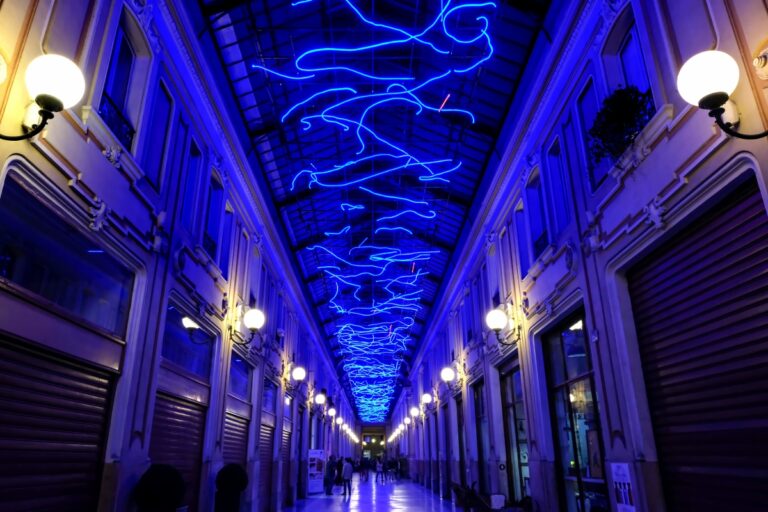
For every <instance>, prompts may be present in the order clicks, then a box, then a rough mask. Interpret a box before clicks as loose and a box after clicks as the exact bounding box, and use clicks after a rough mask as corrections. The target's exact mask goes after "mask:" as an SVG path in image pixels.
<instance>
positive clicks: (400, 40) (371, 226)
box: [199, 0, 549, 423]
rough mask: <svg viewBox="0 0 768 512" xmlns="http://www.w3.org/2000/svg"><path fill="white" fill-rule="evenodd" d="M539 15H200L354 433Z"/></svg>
mask: <svg viewBox="0 0 768 512" xmlns="http://www.w3.org/2000/svg"><path fill="white" fill-rule="evenodd" d="M548 4H549V2H548V1H535V0H524V1H507V2H498V1H486V2H483V1H480V2H475V1H466V0H463V1H462V0H443V1H422V0H404V1H375V2H374V1H372V0H367V1H353V0H346V1H345V0H328V1H321V0H295V1H294V2H292V3H291V2H289V1H283V0H279V1H278V0H262V1H226V0H225V1H222V0H213V1H201V2H200V5H199V7H200V9H201V11H200V12H201V13H202V15H203V18H204V19H205V22H206V23H207V26H208V29H209V30H210V32H211V34H212V38H213V41H214V45H215V47H216V53H217V54H218V55H217V56H216V58H217V59H218V63H217V65H218V66H219V67H220V68H223V69H224V71H225V73H224V74H225V75H226V79H227V82H228V84H227V85H228V89H229V91H230V92H231V94H232V95H233V97H234V100H235V104H236V106H237V109H238V113H239V115H240V116H241V117H242V121H243V123H244V125H245V129H246V130H247V134H248V143H249V145H250V150H251V151H252V152H253V153H254V154H255V155H256V156H257V162H256V165H254V169H253V172H254V173H256V174H257V178H258V179H259V180H260V181H261V182H262V183H264V184H265V186H266V188H267V189H268V192H269V195H270V196H271V198H272V200H273V202H274V208H275V211H276V213H277V215H278V216H279V218H280V219H281V220H282V222H283V224H284V226H283V227H284V229H285V236H286V239H287V242H288V244H289V246H290V248H291V249H292V250H293V252H294V254H295V257H296V265H297V267H298V270H299V273H300V275H301V276H302V278H303V280H304V282H305V285H306V288H307V291H308V293H309V295H310V297H311V301H312V302H313V304H314V306H315V308H316V313H317V318H318V319H319V322H320V323H321V328H322V329H323V330H324V332H325V334H326V335H327V341H328V344H329V348H330V350H331V351H332V353H333V355H334V357H335V359H336V362H337V368H338V371H339V374H340V376H341V379H342V382H343V383H344V385H345V387H346V391H347V393H348V394H349V395H350V396H351V397H352V399H353V402H354V404H355V406H356V408H357V413H358V415H359V418H360V420H361V421H363V422H366V423H377V422H382V421H385V420H386V418H387V415H388V412H389V409H390V406H391V404H392V401H393V399H394V398H395V396H396V393H397V390H398V387H399V386H400V385H401V383H402V381H403V380H402V377H403V376H405V375H406V373H407V369H408V362H409V359H410V358H411V357H412V356H413V355H414V353H415V351H416V349H417V347H418V344H419V341H420V337H421V336H422V335H423V333H424V332H425V327H426V325H425V324H426V322H427V321H428V319H429V312H430V309H431V307H432V306H433V305H434V303H435V301H436V299H437V298H438V293H439V290H440V286H441V283H442V281H443V280H444V279H445V278H446V274H447V273H448V271H449V265H450V262H451V257H452V256H453V255H454V251H456V250H457V245H458V244H459V243H460V239H461V233H462V230H463V229H465V228H466V226H467V225H468V222H469V216H470V213H471V206H472V203H473V201H474V200H475V197H476V196H477V195H478V191H479V190H480V189H481V184H482V177H483V175H484V173H485V172H486V170H492V169H494V168H495V164H497V163H498V155H500V154H501V152H502V147H503V141H499V140H498V139H499V134H500V132H501V128H502V124H503V122H504V118H505V116H506V112H507V110H508V109H509V106H510V104H511V102H512V100H513V97H514V93H515V91H516V89H517V86H518V84H519V81H520V78H521V74H522V72H523V69H524V67H525V65H526V63H527V61H528V58H529V55H530V53H531V48H532V46H533V42H534V40H535V37H536V36H537V34H538V33H539V31H540V29H541V24H542V20H543V17H544V15H545V13H546V10H547V8H548Z"/></svg>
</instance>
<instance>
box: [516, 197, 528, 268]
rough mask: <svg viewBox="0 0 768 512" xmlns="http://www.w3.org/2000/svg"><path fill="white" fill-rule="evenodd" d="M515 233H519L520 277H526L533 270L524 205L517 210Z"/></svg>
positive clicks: (520, 205)
mask: <svg viewBox="0 0 768 512" xmlns="http://www.w3.org/2000/svg"><path fill="white" fill-rule="evenodd" d="M515 231H516V233H517V252H518V257H519V258H520V277H525V276H526V275H527V274H528V270H529V269H530V268H531V256H530V250H529V248H528V227H527V226H526V222H525V210H523V203H520V204H518V206H517V208H515Z"/></svg>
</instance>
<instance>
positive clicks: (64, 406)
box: [0, 339, 115, 512]
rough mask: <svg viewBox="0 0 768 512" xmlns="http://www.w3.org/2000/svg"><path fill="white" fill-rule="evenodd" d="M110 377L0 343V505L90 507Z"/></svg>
mask: <svg viewBox="0 0 768 512" xmlns="http://www.w3.org/2000/svg"><path fill="white" fill-rule="evenodd" d="M114 378H115V375H114V374H111V373H109V372H105V371H103V370H100V369H97V368H93V367H90V366H88V365H85V364H80V363H75V362H70V361H68V360H65V359H62V358H59V357H57V356H55V355H53V354H50V353H48V352H44V351H42V350H41V351H38V349H33V348H31V347H27V346H25V345H22V344H20V343H17V342H14V341H10V340H4V339H0V411H2V412H0V508H1V509H2V510H3V511H5V512H14V511H24V512H30V511H43V510H56V511H82V510H95V509H96V507H97V502H98V498H99V486H100V484H101V470H102V465H103V460H104V443H105V442H106V437H107V424H108V419H109V411H110V408H111V398H112V387H113V382H114Z"/></svg>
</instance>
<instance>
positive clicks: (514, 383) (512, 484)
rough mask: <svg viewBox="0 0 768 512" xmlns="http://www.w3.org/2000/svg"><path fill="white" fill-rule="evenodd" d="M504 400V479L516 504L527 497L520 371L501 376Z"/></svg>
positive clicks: (528, 480) (525, 433)
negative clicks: (505, 471)
mask: <svg viewBox="0 0 768 512" xmlns="http://www.w3.org/2000/svg"><path fill="white" fill-rule="evenodd" d="M501 386H502V392H503V400H504V441H505V445H506V446H505V447H506V454H507V467H508V470H507V477H508V487H509V490H510V493H512V492H513V491H514V496H515V499H516V500H520V499H522V498H523V497H525V496H530V495H531V472H530V468H529V466H528V428H527V425H526V418H525V405H524V403H523V385H522V378H521V373H520V368H519V367H516V368H514V369H513V370H512V371H510V372H509V373H505V374H504V375H502V381H501Z"/></svg>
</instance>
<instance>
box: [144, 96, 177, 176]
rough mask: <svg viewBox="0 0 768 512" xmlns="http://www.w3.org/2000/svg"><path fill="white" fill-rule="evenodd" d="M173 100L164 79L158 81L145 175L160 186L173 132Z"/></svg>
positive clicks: (149, 132)
mask: <svg viewBox="0 0 768 512" xmlns="http://www.w3.org/2000/svg"><path fill="white" fill-rule="evenodd" d="M172 108H173V101H172V99H171V95H170V93H169V92H168V90H167V89H166V88H165V85H164V84H163V83H162V81H160V82H158V84H157V89H156V91H155V95H154V99H153V100H152V109H151V112H152V120H151V121H150V122H149V124H148V126H147V138H146V150H145V152H144V175H145V176H146V177H147V179H148V180H149V182H150V183H151V184H152V185H153V186H154V187H155V188H159V186H160V179H161V176H162V170H163V166H164V163H165V160H166V153H169V152H168V151H166V149H167V147H168V141H169V139H170V133H171V115H172Z"/></svg>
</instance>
